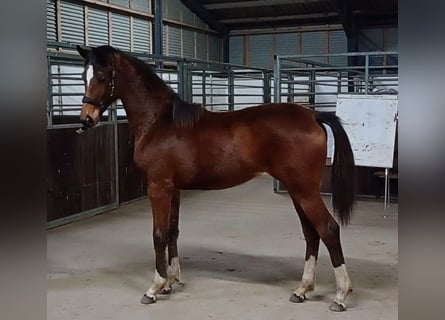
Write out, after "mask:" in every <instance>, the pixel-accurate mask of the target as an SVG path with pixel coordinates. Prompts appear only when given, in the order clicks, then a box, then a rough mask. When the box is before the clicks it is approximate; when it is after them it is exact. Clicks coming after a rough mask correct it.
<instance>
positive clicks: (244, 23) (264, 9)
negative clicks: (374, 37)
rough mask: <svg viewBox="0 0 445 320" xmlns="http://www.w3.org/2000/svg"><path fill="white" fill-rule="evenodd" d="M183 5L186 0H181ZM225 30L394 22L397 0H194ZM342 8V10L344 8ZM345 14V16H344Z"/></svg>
mask: <svg viewBox="0 0 445 320" xmlns="http://www.w3.org/2000/svg"><path fill="white" fill-rule="evenodd" d="M183 2H184V3H185V4H186V5H187V2H189V3H190V2H191V1H190V0H189V1H183ZM193 2H194V4H193V5H194V6H200V7H201V8H200V9H202V10H200V11H201V15H207V16H206V17H205V20H207V22H209V20H210V22H211V20H212V19H213V20H216V22H217V23H218V24H219V25H223V26H224V28H225V29H226V30H240V29H252V28H276V27H284V26H307V25H321V24H344V23H351V21H353V23H355V24H356V25H358V26H360V27H363V26H376V25H397V11H398V5H397V0H194V1H193ZM345 10H346V11H345ZM345 17H346V18H345Z"/></svg>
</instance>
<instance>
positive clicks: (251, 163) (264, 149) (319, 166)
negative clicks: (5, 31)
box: [77, 46, 354, 311]
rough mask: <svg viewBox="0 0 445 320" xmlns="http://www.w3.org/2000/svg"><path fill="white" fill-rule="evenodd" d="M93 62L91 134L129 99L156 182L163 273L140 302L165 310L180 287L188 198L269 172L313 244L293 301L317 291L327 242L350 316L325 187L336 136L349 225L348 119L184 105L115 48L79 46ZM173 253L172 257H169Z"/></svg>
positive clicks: (88, 70)
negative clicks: (184, 195)
mask: <svg viewBox="0 0 445 320" xmlns="http://www.w3.org/2000/svg"><path fill="white" fill-rule="evenodd" d="M77 51H78V52H79V54H80V55H81V56H82V57H83V58H84V60H85V61H84V72H83V73H82V79H83V80H84V82H85V95H84V97H83V99H82V103H83V104H82V110H81V113H80V120H81V122H82V123H83V128H81V129H82V130H86V129H88V128H92V127H94V126H96V125H97V124H98V123H99V119H100V116H101V114H102V113H103V112H104V111H105V110H106V109H107V108H108V106H109V105H110V104H111V103H112V102H114V101H116V100H117V99H121V101H122V103H123V105H124V108H125V110H126V113H127V116H128V123H129V126H130V128H131V130H132V132H133V135H134V139H135V144H134V161H135V163H136V165H137V166H138V167H139V168H140V169H141V170H142V172H143V173H144V174H145V177H146V179H147V185H148V190H147V191H148V197H149V199H150V201H151V207H152V214H153V243H154V249H155V259H156V260H155V261H156V268H155V275H154V280H153V282H152V285H151V286H150V287H149V289H148V290H147V291H146V292H145V294H144V295H143V297H142V299H141V302H142V303H144V304H150V303H154V302H156V299H157V295H158V294H160V293H169V292H170V291H171V290H172V285H173V284H175V283H177V282H178V283H181V269H180V264H179V256H178V248H177V239H178V235H179V230H178V221H179V203H180V190H184V189H200V190H209V189H223V188H229V187H233V186H236V185H239V184H241V183H244V182H246V181H248V180H250V179H252V178H254V177H255V176H256V175H258V174H260V173H264V172H266V173H268V174H270V175H271V176H272V177H274V178H276V179H278V180H280V181H281V182H282V183H283V184H284V186H285V187H286V189H287V190H288V192H289V195H290V197H291V198H292V202H293V204H294V206H295V209H296V211H297V214H298V216H299V218H300V221H301V224H302V229H303V233H304V236H305V240H306V256H305V263H304V271H303V276H302V280H301V284H300V286H299V288H297V289H296V290H295V292H294V293H293V294H292V295H291V297H290V299H289V300H290V301H291V302H303V301H304V300H305V299H306V293H307V292H310V291H312V290H314V283H315V268H316V263H317V259H318V249H319V243H320V238H321V240H322V241H323V242H324V244H325V245H326V247H327V249H328V251H329V255H330V258H331V262H332V265H333V268H334V274H335V279H336V285H337V293H336V297H335V299H334V301H333V302H332V304H331V305H330V307H329V308H330V309H331V310H333V311H343V310H345V299H346V297H347V296H348V294H349V293H350V292H351V290H352V286H351V281H350V279H349V276H348V273H347V270H346V266H345V259H344V256H343V250H342V247H341V243H340V231H339V224H338V223H337V222H336V220H335V219H334V218H333V216H332V215H331V214H330V212H329V211H328V209H327V208H326V206H325V205H324V203H323V201H322V198H321V195H320V189H321V179H322V174H323V171H324V168H325V162H326V152H327V151H326V149H327V148H326V145H327V133H326V129H325V128H324V126H323V124H327V125H328V126H330V127H331V129H332V131H333V135H334V140H335V153H334V160H333V167H332V178H331V180H332V203H333V208H334V212H335V213H337V216H338V218H339V220H340V223H342V224H347V223H348V222H349V219H350V217H351V213H352V207H353V203H354V158H353V154H352V150H351V146H350V143H349V140H348V137H347V135H346V133H345V131H344V129H343V127H342V125H341V123H340V120H339V119H338V118H337V117H336V116H335V115H333V114H331V113H320V112H315V111H313V110H311V109H309V108H306V107H303V106H300V105H297V104H292V103H267V104H263V105H259V106H254V107H249V108H245V109H242V110H238V111H232V112H210V111H207V110H205V108H204V107H203V106H201V105H199V104H193V103H187V102H185V101H183V100H182V99H181V98H180V97H179V96H178V95H177V94H176V93H175V92H174V91H173V89H171V88H170V87H169V86H168V85H167V84H166V83H165V82H164V81H163V80H162V79H161V78H160V77H158V76H157V75H156V73H155V72H154V71H153V69H152V68H151V67H150V66H149V65H147V64H146V63H144V62H143V61H142V60H139V59H137V58H135V57H133V56H131V55H130V54H128V53H124V52H122V51H120V50H118V49H115V48H113V47H111V46H101V47H96V48H90V47H84V46H77ZM166 249H167V252H168V257H166Z"/></svg>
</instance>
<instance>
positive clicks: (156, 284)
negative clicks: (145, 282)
mask: <svg viewBox="0 0 445 320" xmlns="http://www.w3.org/2000/svg"><path fill="white" fill-rule="evenodd" d="M166 282H167V279H165V278H163V277H161V276H160V275H159V273H158V270H156V271H155V278H154V280H153V284H152V285H151V287H150V289H148V290H147V291H146V292H145V294H146V295H147V296H149V297H150V298H152V299H154V300H156V294H157V293H158V292H159V291H161V289H162V288H163V287H164V286H165V283H166Z"/></svg>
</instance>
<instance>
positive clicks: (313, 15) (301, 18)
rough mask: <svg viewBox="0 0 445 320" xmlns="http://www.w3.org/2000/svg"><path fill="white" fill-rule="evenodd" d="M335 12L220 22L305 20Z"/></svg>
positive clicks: (334, 13) (235, 19)
mask: <svg viewBox="0 0 445 320" xmlns="http://www.w3.org/2000/svg"><path fill="white" fill-rule="evenodd" d="M336 16H337V13H336V12H326V13H309V14H295V15H287V16H270V17H250V18H230V19H221V20H220V21H221V22H222V23H227V24H231V23H251V22H279V21H288V20H293V21H296V20H307V19H322V18H331V17H336Z"/></svg>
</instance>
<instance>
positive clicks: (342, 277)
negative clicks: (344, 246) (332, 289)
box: [334, 264, 352, 306]
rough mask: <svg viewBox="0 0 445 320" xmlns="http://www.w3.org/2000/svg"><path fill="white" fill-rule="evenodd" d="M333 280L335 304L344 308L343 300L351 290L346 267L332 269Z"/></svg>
mask: <svg viewBox="0 0 445 320" xmlns="http://www.w3.org/2000/svg"><path fill="white" fill-rule="evenodd" d="M334 274H335V280H336V282H337V296H336V298H335V302H337V303H338V304H340V305H343V306H344V302H345V299H346V297H347V295H348V294H349V292H350V291H351V289H352V286H351V280H350V279H349V276H348V272H347V271H346V265H345V264H342V265H341V266H339V267H337V268H334Z"/></svg>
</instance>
